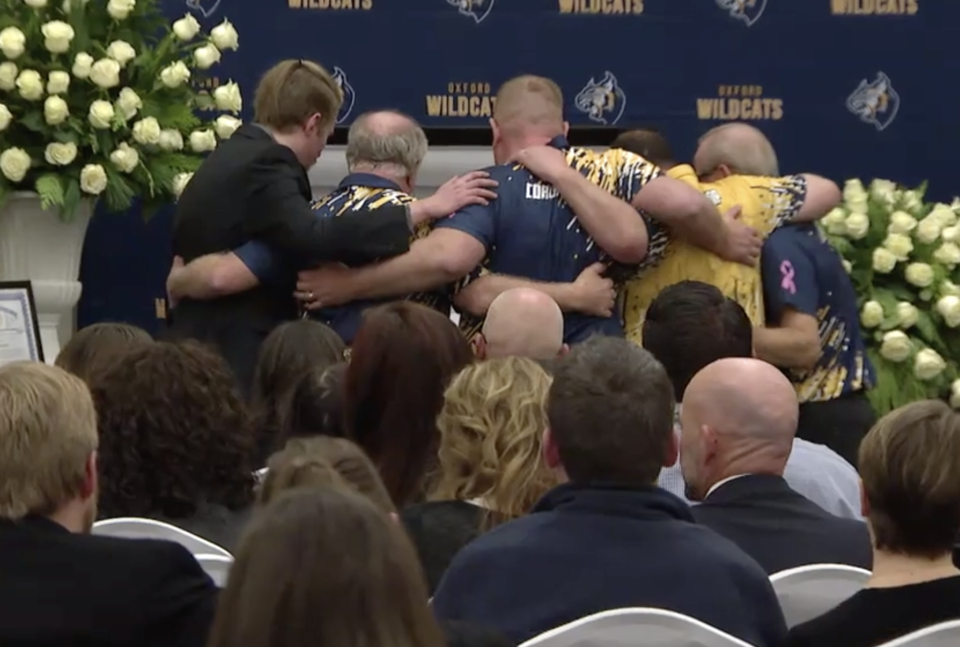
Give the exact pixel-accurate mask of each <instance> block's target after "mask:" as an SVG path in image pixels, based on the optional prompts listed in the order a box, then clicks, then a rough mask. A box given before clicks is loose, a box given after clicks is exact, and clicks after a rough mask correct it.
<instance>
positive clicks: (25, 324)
mask: <svg viewBox="0 0 960 647" xmlns="http://www.w3.org/2000/svg"><path fill="white" fill-rule="evenodd" d="M22 361H34V362H42V361H43V344H42V343H41V341H40V324H39V322H38V321H37V304H36V302H35V301H34V300H33V289H32V288H31V287H30V281H0V366H2V365H4V364H9V363H11V362H22Z"/></svg>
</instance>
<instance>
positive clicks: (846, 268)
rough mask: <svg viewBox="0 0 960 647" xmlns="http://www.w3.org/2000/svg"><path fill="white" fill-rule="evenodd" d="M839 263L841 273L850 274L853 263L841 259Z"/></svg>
mask: <svg viewBox="0 0 960 647" xmlns="http://www.w3.org/2000/svg"><path fill="white" fill-rule="evenodd" d="M841 263H843V271H844V272H846V273H847V274H849V273H850V272H852V271H853V263H851V262H850V261H848V260H847V259H843V260H842V261H841Z"/></svg>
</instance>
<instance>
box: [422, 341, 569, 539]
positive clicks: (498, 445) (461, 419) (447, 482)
mask: <svg viewBox="0 0 960 647" xmlns="http://www.w3.org/2000/svg"><path fill="white" fill-rule="evenodd" d="M551 382H552V378H551V377H550V375H549V374H548V373H547V372H546V371H545V370H544V369H543V368H542V367H541V366H540V365H539V364H537V363H536V362H534V361H533V360H530V359H526V358H523V357H508V358H503V359H492V360H488V361H485V362H481V363H479V364H473V365H471V366H468V367H466V368H465V369H463V370H462V371H460V373H458V374H457V376H456V377H455V378H454V379H453V381H452V382H451V383H450V386H449V387H447V390H446V393H445V394H444V405H443V409H442V410H441V412H440V415H439V416H438V417H437V427H438V429H439V430H440V451H439V458H440V466H439V470H438V473H437V474H436V475H435V476H434V478H433V479H432V481H433V483H434V486H433V488H432V489H431V492H430V495H429V499H430V500H432V501H446V500H460V501H468V500H471V499H482V500H483V503H484V508H485V510H486V514H485V516H484V519H483V523H482V526H483V529H484V530H486V529H489V528H491V527H493V526H495V525H498V524H500V523H503V522H505V521H509V520H511V519H514V518H516V517H519V516H521V515H524V514H526V513H527V512H529V511H530V509H531V508H532V507H533V505H534V504H535V503H536V502H537V500H539V499H540V497H542V496H543V495H544V494H545V493H546V492H547V490H549V489H550V488H552V487H553V486H555V485H557V484H558V483H559V477H558V475H557V474H556V473H555V472H553V471H552V470H550V469H549V468H548V467H547V466H546V464H545V463H544V462H543V457H542V454H541V448H542V437H543V432H544V430H545V429H546V428H547V415H546V410H545V402H546V397H547V392H548V391H549V389H550V383H551Z"/></svg>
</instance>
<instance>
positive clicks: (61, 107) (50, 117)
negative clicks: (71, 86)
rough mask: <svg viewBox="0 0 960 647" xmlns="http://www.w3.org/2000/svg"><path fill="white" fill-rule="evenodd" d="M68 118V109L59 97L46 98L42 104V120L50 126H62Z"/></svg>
mask: <svg viewBox="0 0 960 647" xmlns="http://www.w3.org/2000/svg"><path fill="white" fill-rule="evenodd" d="M69 116H70V108H69V107H68V106H67V102H66V101H64V100H63V99H61V98H60V97H56V96H54V97H47V100H46V101H44V102H43V119H44V121H46V122H47V123H48V124H50V125H51V126H56V125H58V124H62V123H63V122H64V121H66V120H67V117H69Z"/></svg>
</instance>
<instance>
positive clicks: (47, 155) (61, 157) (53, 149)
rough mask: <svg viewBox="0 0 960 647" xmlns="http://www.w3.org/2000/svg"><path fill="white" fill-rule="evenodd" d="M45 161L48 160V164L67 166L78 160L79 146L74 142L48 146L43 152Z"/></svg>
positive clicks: (55, 143)
mask: <svg viewBox="0 0 960 647" xmlns="http://www.w3.org/2000/svg"><path fill="white" fill-rule="evenodd" d="M43 159H45V160H47V164H53V165H54V166H66V165H68V164H70V163H71V162H73V160H75V159H77V145H76V144H74V143H73V142H64V143H61V142H53V143H50V144H47V147H46V148H45V149H44V151H43Z"/></svg>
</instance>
